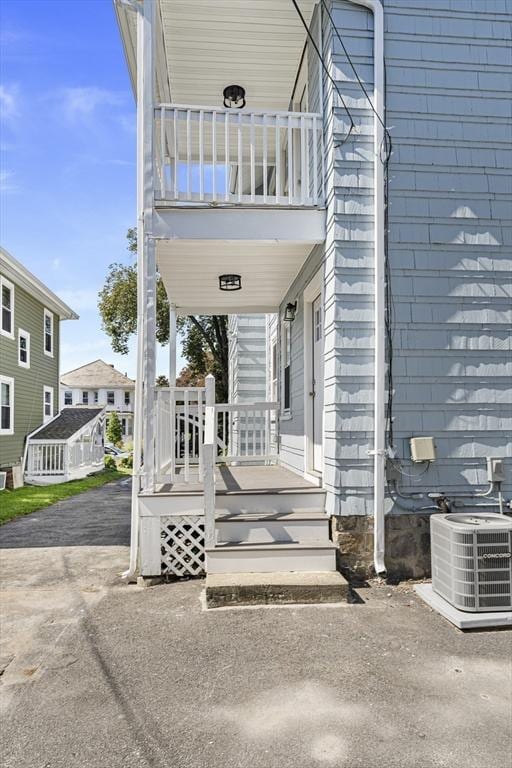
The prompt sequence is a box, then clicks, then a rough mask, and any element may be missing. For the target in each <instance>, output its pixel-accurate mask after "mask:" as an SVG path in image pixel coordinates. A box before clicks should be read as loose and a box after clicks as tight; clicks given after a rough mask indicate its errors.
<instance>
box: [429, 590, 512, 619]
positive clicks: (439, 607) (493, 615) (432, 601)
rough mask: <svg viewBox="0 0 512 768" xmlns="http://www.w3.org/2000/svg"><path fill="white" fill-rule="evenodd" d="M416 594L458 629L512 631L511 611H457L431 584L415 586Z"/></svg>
mask: <svg viewBox="0 0 512 768" xmlns="http://www.w3.org/2000/svg"><path fill="white" fill-rule="evenodd" d="M414 591H415V592H416V594H418V595H419V597H421V599H422V600H424V601H425V602H426V603H427V605H429V606H430V607H431V608H433V609H434V611H437V612H438V613H440V614H441V616H443V617H444V618H445V619H448V621H451V623H452V624H455V626H456V627H458V629H492V628H493V627H510V628H511V629H512V611H486V612H481V613H476V612H475V613H472V612H469V611H459V609H458V608H455V607H454V606H453V605H450V603H448V602H447V601H446V600H445V599H444V598H443V597H441V595H438V594H437V593H436V592H434V590H433V589H432V584H417V585H416V586H415V587H414Z"/></svg>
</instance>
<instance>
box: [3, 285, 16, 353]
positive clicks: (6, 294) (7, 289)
mask: <svg viewBox="0 0 512 768" xmlns="http://www.w3.org/2000/svg"><path fill="white" fill-rule="evenodd" d="M0 294H1V303H2V324H1V326H0V331H1V332H2V335H3V336H9V338H10V339H14V285H13V284H12V283H10V282H9V280H6V278H5V277H0Z"/></svg>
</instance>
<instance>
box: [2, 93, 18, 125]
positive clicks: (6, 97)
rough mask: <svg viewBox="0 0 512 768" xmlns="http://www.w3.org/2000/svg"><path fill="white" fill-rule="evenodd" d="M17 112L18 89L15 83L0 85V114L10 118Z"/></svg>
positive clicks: (15, 115)
mask: <svg viewBox="0 0 512 768" xmlns="http://www.w3.org/2000/svg"><path fill="white" fill-rule="evenodd" d="M18 113H19V89H18V86H17V85H10V86H7V85H0V115H1V117H2V119H3V120H12V119H13V118H15V117H17V116H18Z"/></svg>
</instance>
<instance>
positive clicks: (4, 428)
mask: <svg viewBox="0 0 512 768" xmlns="http://www.w3.org/2000/svg"><path fill="white" fill-rule="evenodd" d="M13 434H14V379H11V378H9V377H8V376H0V435H13Z"/></svg>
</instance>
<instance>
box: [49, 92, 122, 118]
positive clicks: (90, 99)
mask: <svg viewBox="0 0 512 768" xmlns="http://www.w3.org/2000/svg"><path fill="white" fill-rule="evenodd" d="M55 95H56V97H57V98H58V100H59V101H60V103H61V107H62V110H63V112H64V115H65V117H66V119H67V120H69V121H70V122H74V121H75V120H78V119H82V120H83V119H84V118H87V117H91V116H92V115H93V114H94V113H95V112H96V110H97V109H98V108H99V107H105V106H107V107H118V106H120V105H121V104H123V102H124V100H125V97H124V95H123V94H121V93H118V92H116V91H109V90H106V89H105V88H98V87H96V86H94V85H93V86H88V87H84V88H61V89H59V91H57V92H56V94H55Z"/></svg>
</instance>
